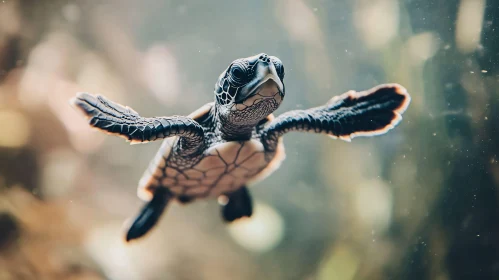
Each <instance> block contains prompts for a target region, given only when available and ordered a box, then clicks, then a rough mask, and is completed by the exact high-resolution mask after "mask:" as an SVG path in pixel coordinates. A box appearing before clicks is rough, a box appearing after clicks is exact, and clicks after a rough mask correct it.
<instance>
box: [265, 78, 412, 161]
mask: <svg viewBox="0 0 499 280" xmlns="http://www.w3.org/2000/svg"><path fill="white" fill-rule="evenodd" d="M410 100H411V98H410V96H409V94H408V93H407V90H406V89H405V88H404V87H402V86H401V85H398V84H384V85H379V86H377V87H374V88H372V89H370V90H367V91H362V92H355V91H349V92H346V93H344V94H342V95H339V96H335V97H333V98H332V99H331V100H330V101H329V102H328V103H326V104H325V105H323V106H319V107H315V108H311V109H308V110H294V111H290V112H287V113H284V114H282V115H280V116H279V117H277V118H275V119H274V120H273V121H272V122H271V123H270V124H268V125H267V126H266V127H265V128H264V130H263V131H262V134H261V135H262V142H263V144H264V146H265V148H266V149H267V150H270V151H273V150H275V148H276V145H277V143H278V138H279V137H281V136H282V135H283V134H284V133H286V132H290V131H305V132H314V133H323V134H328V135H330V136H331V137H334V138H340V139H342V140H346V141H350V140H351V139H352V138H354V137H356V136H373V135H380V134H384V133H386V132H387V131H388V130H390V129H392V128H394V127H395V126H396V125H397V124H398V123H399V122H400V120H402V113H403V112H404V111H405V110H406V109H407V107H408V106H409V103H410Z"/></svg>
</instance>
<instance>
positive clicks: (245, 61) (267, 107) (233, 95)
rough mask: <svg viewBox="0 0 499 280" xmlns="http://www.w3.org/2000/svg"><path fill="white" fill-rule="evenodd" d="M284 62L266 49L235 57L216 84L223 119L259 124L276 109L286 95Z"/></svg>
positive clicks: (240, 123) (242, 123) (237, 123)
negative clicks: (254, 53) (255, 53)
mask: <svg viewBox="0 0 499 280" xmlns="http://www.w3.org/2000/svg"><path fill="white" fill-rule="evenodd" d="M283 79H284V66H283V65H282V62H281V60H280V59H279V58H277V57H275V56H269V55H266V54H264V53H261V54H258V55H255V56H251V57H247V58H240V59H236V60H234V61H233V62H232V63H231V64H230V65H229V67H227V69H226V70H225V71H224V72H223V73H222V74H221V75H220V77H219V78H218V81H217V83H216V85H215V103H216V107H217V111H218V114H219V116H220V119H221V121H222V123H227V122H228V123H229V124H230V125H232V126H255V125H256V124H257V123H258V122H260V121H261V120H262V119H264V118H266V117H267V116H268V115H270V114H271V113H272V112H274V111H275V110H276V109H277V108H278V107H279V105H280V104H281V102H282V100H283V98H284V94H285V91H284V83H283Z"/></svg>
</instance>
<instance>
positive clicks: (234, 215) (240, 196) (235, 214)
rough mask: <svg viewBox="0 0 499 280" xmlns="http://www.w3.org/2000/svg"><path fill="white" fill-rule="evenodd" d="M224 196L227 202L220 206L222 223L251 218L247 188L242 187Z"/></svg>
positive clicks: (250, 205)
mask: <svg viewBox="0 0 499 280" xmlns="http://www.w3.org/2000/svg"><path fill="white" fill-rule="evenodd" d="M226 196H227V198H228V202H226V203H224V204H222V205H221V206H220V207H221V212H222V218H223V219H224V221H226V222H233V221H235V220H237V219H239V218H242V217H251V215H252V214H253V202H252V201H251V195H250V194H249V191H248V188H247V187H242V188H240V189H238V190H237V191H235V192H232V193H229V194H227V195H226Z"/></svg>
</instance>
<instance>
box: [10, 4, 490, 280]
mask: <svg viewBox="0 0 499 280" xmlns="http://www.w3.org/2000/svg"><path fill="white" fill-rule="evenodd" d="M498 33H499V2H498V1H496V0H441V1H435V0H400V1H398V0H334V1H333V0H327V1H326V0H293V1H285V0H273V1H264V0H255V1H220V0H215V1H201V0H198V1H195V0H187V1H178V0H143V1H131V0H122V1H118V0H111V1H102V2H100V1H76V0H74V1H62V0H50V1H49V0H2V1H0V279H1V280H9V279H92V280H93V279H113V280H114V279H117V280H121V279H123V280H127V279H133V280H136V279H137V280H141V279H144V280H149V279H151V280H152V279H158V280H159V279H175V280H176V279H181V280H190V279H207V280H210V279H217V280H219V279H242V280H245V279H304V280H312V279H317V280H331V279H347V280H348V279H375V280H376V279H437V280H447V279H499V219H498V218H499V217H498V214H499V212H498V210H499V207H498V202H499V196H498V190H499V189H498V187H499V164H498V160H499V158H498V152H499V113H498V112H499V90H498V89H499V34H498ZM260 52H265V53H268V54H269V55H275V56H278V57H279V58H281V60H282V61H283V63H284V66H285V69H286V77H285V80H284V81H285V84H286V89H287V95H286V99H285V102H284V103H283V104H282V105H281V107H280V108H279V110H278V111H277V114H280V113H282V112H285V111H287V110H291V109H296V108H308V107H312V106H317V105H320V104H323V103H324V102H326V101H327V100H329V99H330V98H331V97H332V96H334V95H338V94H341V93H343V92H345V91H347V90H351V89H353V90H365V89H368V88H370V87H372V86H375V85H377V84H380V83H385V82H397V83H400V84H402V85H404V86H405V87H406V88H407V89H408V91H409V92H410V93H411V96H412V103H411V105H410V107H409V109H408V111H407V112H406V113H405V114H404V120H403V121H402V123H401V124H400V125H399V126H398V127H397V128H396V129H394V130H392V131H390V132H389V133H388V134H386V135H384V136H380V137H374V138H356V139H354V141H353V142H352V143H347V142H343V141H339V140H336V141H335V140H331V139H330V138H328V137H325V136H323V135H312V134H300V133H293V134H290V135H287V136H286V137H285V139H284V142H285V145H286V149H287V160H286V161H285V162H284V163H283V165H282V167H281V168H280V169H279V170H278V171H277V172H275V173H274V174H273V175H272V176H270V177H269V178H268V179H266V180H264V181H263V182H260V183H258V184H257V185H255V186H253V187H252V188H251V191H252V194H253V197H254V199H255V203H256V209H255V215H254V217H253V218H252V219H251V220H247V221H241V222H237V223H234V224H232V225H230V226H228V227H227V226H226V225H225V224H224V223H223V222H222V221H221V219H220V216H219V210H218V205H217V204H216V202H215V201H200V202H196V203H195V204H191V205H189V206H188V207H183V206H180V205H178V204H172V205H171V206H170V207H169V209H168V211H167V212H166V215H164V216H163V218H162V220H161V222H160V224H159V226H158V227H157V228H156V229H155V230H154V231H153V232H152V233H151V234H150V235H148V236H147V237H146V238H144V239H142V240H140V241H138V242H134V243H133V244H131V245H126V244H125V243H124V242H123V228H122V224H123V222H124V221H125V220H126V219H127V218H129V217H132V216H133V215H135V214H136V213H137V211H138V210H139V209H140V207H141V205H142V202H141V201H140V200H139V199H138V198H137V197H136V186H137V182H138V180H139V179H140V176H141V175H142V173H143V171H144V170H145V168H146V167H147V165H148V163H149V161H150V160H151V159H152V157H153V156H154V154H155V152H156V150H157V149H158V148H159V146H160V144H161V143H160V142H154V143H149V144H145V145H133V146H130V145H129V144H128V143H126V142H125V141H123V140H122V139H121V138H116V137H110V136H107V135H105V134H103V133H100V132H98V131H95V130H92V129H90V128H89V126H88V125H87V123H86V121H85V120H84V119H83V118H82V117H81V116H80V115H79V114H78V113H77V112H75V111H74V110H73V109H72V108H71V107H70V106H69V105H68V100H69V99H70V98H71V97H73V96H74V95H75V93H76V92H79V91H87V92H91V93H99V94H102V95H105V96H107V97H108V98H110V99H111V100H114V101H117V102H119V103H122V104H126V105H129V106H131V107H132V108H134V109H135V110H136V111H138V112H139V113H141V114H142V115H143V116H158V115H174V114H183V115H186V114H189V113H190V112H192V111H194V110H195V109H197V108H198V107H200V106H201V105H203V104H205V103H206V102H210V101H212V100H213V88H214V84H215V82H216V80H217V78H218V75H219V74H220V73H221V72H222V71H223V70H224V69H225V68H226V67H227V66H228V65H229V63H230V62H231V61H232V60H234V59H236V58H239V57H247V56H250V55H254V54H257V53H260Z"/></svg>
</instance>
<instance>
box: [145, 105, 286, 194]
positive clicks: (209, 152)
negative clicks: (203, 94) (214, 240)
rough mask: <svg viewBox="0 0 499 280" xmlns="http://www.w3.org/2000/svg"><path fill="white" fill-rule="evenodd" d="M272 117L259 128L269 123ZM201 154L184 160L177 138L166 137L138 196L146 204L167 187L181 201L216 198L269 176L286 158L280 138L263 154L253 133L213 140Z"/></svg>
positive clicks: (205, 109) (198, 115)
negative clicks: (235, 138)
mask: <svg viewBox="0 0 499 280" xmlns="http://www.w3.org/2000/svg"><path fill="white" fill-rule="evenodd" d="M212 107H213V103H208V104H206V105H204V106H202V107H201V108H199V109H198V110H196V111H195V112H193V113H191V114H190V115H189V117H191V118H193V119H194V120H202V119H204V118H205V117H206V116H207V115H208V114H209V112H210V110H211V108H212ZM273 118H274V116H273V115H269V116H268V117H267V119H266V120H265V121H263V122H261V123H260V124H259V125H260V126H264V125H265V123H267V122H269V121H271V120H272V119H273ZM213 139H214V140H213V141H210V142H211V144H210V145H208V147H207V148H206V149H205V150H204V151H203V153H202V154H200V155H198V156H196V157H192V158H185V157H181V156H180V155H178V154H177V153H175V152H174V151H175V147H176V145H177V143H178V140H179V139H178V137H171V138H167V139H165V140H164V141H163V144H162V145H161V148H160V149H159V151H158V152H157V154H156V156H155V157H154V159H153V160H152V161H151V163H150V165H149V167H148V169H147V170H146V171H145V173H144V175H143V177H142V179H141V180H140V182H139V187H138V196H139V197H140V198H141V199H143V200H145V201H149V200H151V198H152V195H153V193H154V191H155V190H156V189H157V188H162V187H163V188H167V189H169V190H170V191H171V193H172V194H173V196H174V197H176V198H178V199H179V200H180V201H190V200H192V199H197V198H205V197H218V196H220V195H222V194H227V193H230V192H233V191H235V190H237V189H239V188H241V187H243V186H247V185H249V184H254V183H256V182H257V181H259V180H262V179H264V178H265V177H266V176H268V175H270V174H271V173H272V172H274V171H275V170H276V169H277V168H279V166H280V164H281V162H282V161H283V160H284V159H285V152H284V145H283V143H282V139H279V144H278V148H277V149H276V151H275V152H272V153H268V152H267V153H266V152H265V150H264V147H263V144H262V143H261V141H260V140H259V137H258V136H257V135H256V134H255V137H253V138H252V139H250V140H247V141H225V140H221V139H220V138H217V137H214V138H213Z"/></svg>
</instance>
